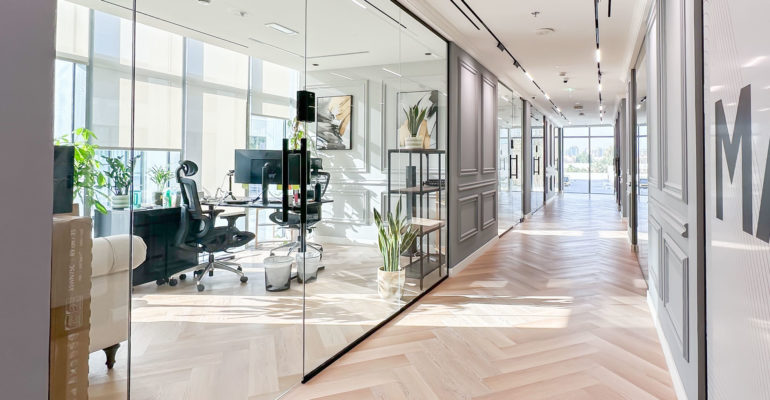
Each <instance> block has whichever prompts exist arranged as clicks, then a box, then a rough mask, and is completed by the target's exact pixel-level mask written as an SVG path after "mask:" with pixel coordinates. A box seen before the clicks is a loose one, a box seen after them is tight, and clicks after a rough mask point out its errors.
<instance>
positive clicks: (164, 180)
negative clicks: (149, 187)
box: [150, 165, 174, 191]
mask: <svg viewBox="0 0 770 400" xmlns="http://www.w3.org/2000/svg"><path fill="white" fill-rule="evenodd" d="M173 177H174V173H173V172H171V170H170V169H168V167H161V166H158V165H156V166H154V167H152V168H150V180H151V181H152V183H154V184H156V185H158V188H159V189H160V190H161V191H162V190H163V188H165V187H166V185H168V183H169V182H170V181H171V179H172V178H173Z"/></svg>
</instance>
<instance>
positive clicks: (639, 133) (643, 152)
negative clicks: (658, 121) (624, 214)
mask: <svg viewBox="0 0 770 400" xmlns="http://www.w3.org/2000/svg"><path fill="white" fill-rule="evenodd" d="M646 43H647V42H645V45H644V47H643V48H642V55H641V56H640V57H639V60H638V61H637V70H636V104H635V107H636V162H637V180H636V193H637V197H636V207H637V213H636V215H637V243H638V245H639V266H640V267H641V269H642V274H643V275H644V277H645V278H647V277H648V272H647V271H648V269H647V265H648V254H649V236H648V218H647V210H648V208H647V194H648V190H649V175H648V173H649V166H648V161H647V160H648V155H647V151H648V145H647V121H648V118H647V112H648V109H649V107H648V104H649V103H648V101H647V95H648V90H647V85H648V84H649V79H648V74H647V62H648V61H647V56H646V51H645V50H646V46H647V44H646Z"/></svg>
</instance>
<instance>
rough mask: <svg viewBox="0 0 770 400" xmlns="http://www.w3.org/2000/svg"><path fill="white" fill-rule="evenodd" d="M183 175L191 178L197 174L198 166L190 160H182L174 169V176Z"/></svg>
mask: <svg viewBox="0 0 770 400" xmlns="http://www.w3.org/2000/svg"><path fill="white" fill-rule="evenodd" d="M182 173H184V176H193V175H195V174H197V173H198V164H196V163H194V162H192V161H190V160H184V161H181V162H179V168H177V169H176V176H178V177H179V176H182V175H181V174H182Z"/></svg>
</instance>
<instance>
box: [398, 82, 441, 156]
mask: <svg viewBox="0 0 770 400" xmlns="http://www.w3.org/2000/svg"><path fill="white" fill-rule="evenodd" d="M414 106H417V107H418V109H419V110H420V111H422V110H423V109H424V110H425V111H426V112H425V119H424V120H423V121H422V124H420V127H419V129H418V134H417V135H418V136H419V137H421V138H422V148H423V149H437V148H438V142H437V138H438V90H428V91H419V92H399V93H398V146H399V147H404V144H405V143H404V142H405V139H406V138H407V137H409V136H410V134H409V128H408V127H407V121H406V113H405V112H404V111H405V110H408V109H409V108H410V107H414Z"/></svg>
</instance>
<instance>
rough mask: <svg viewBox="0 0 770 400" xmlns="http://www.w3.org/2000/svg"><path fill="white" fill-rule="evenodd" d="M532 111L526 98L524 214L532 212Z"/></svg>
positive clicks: (522, 164)
mask: <svg viewBox="0 0 770 400" xmlns="http://www.w3.org/2000/svg"><path fill="white" fill-rule="evenodd" d="M531 113H532V105H531V104H530V103H529V101H526V100H525V101H524V112H523V113H522V115H524V117H523V118H522V126H521V144H522V149H521V150H522V151H521V152H522V154H521V159H522V160H524V161H523V162H522V163H521V174H522V175H521V176H522V178H523V179H522V185H521V191H522V192H523V196H524V197H523V199H524V200H523V204H522V209H523V212H524V215H529V213H531V212H532V196H531V193H532V118H530V117H529V115H530V114H531Z"/></svg>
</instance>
